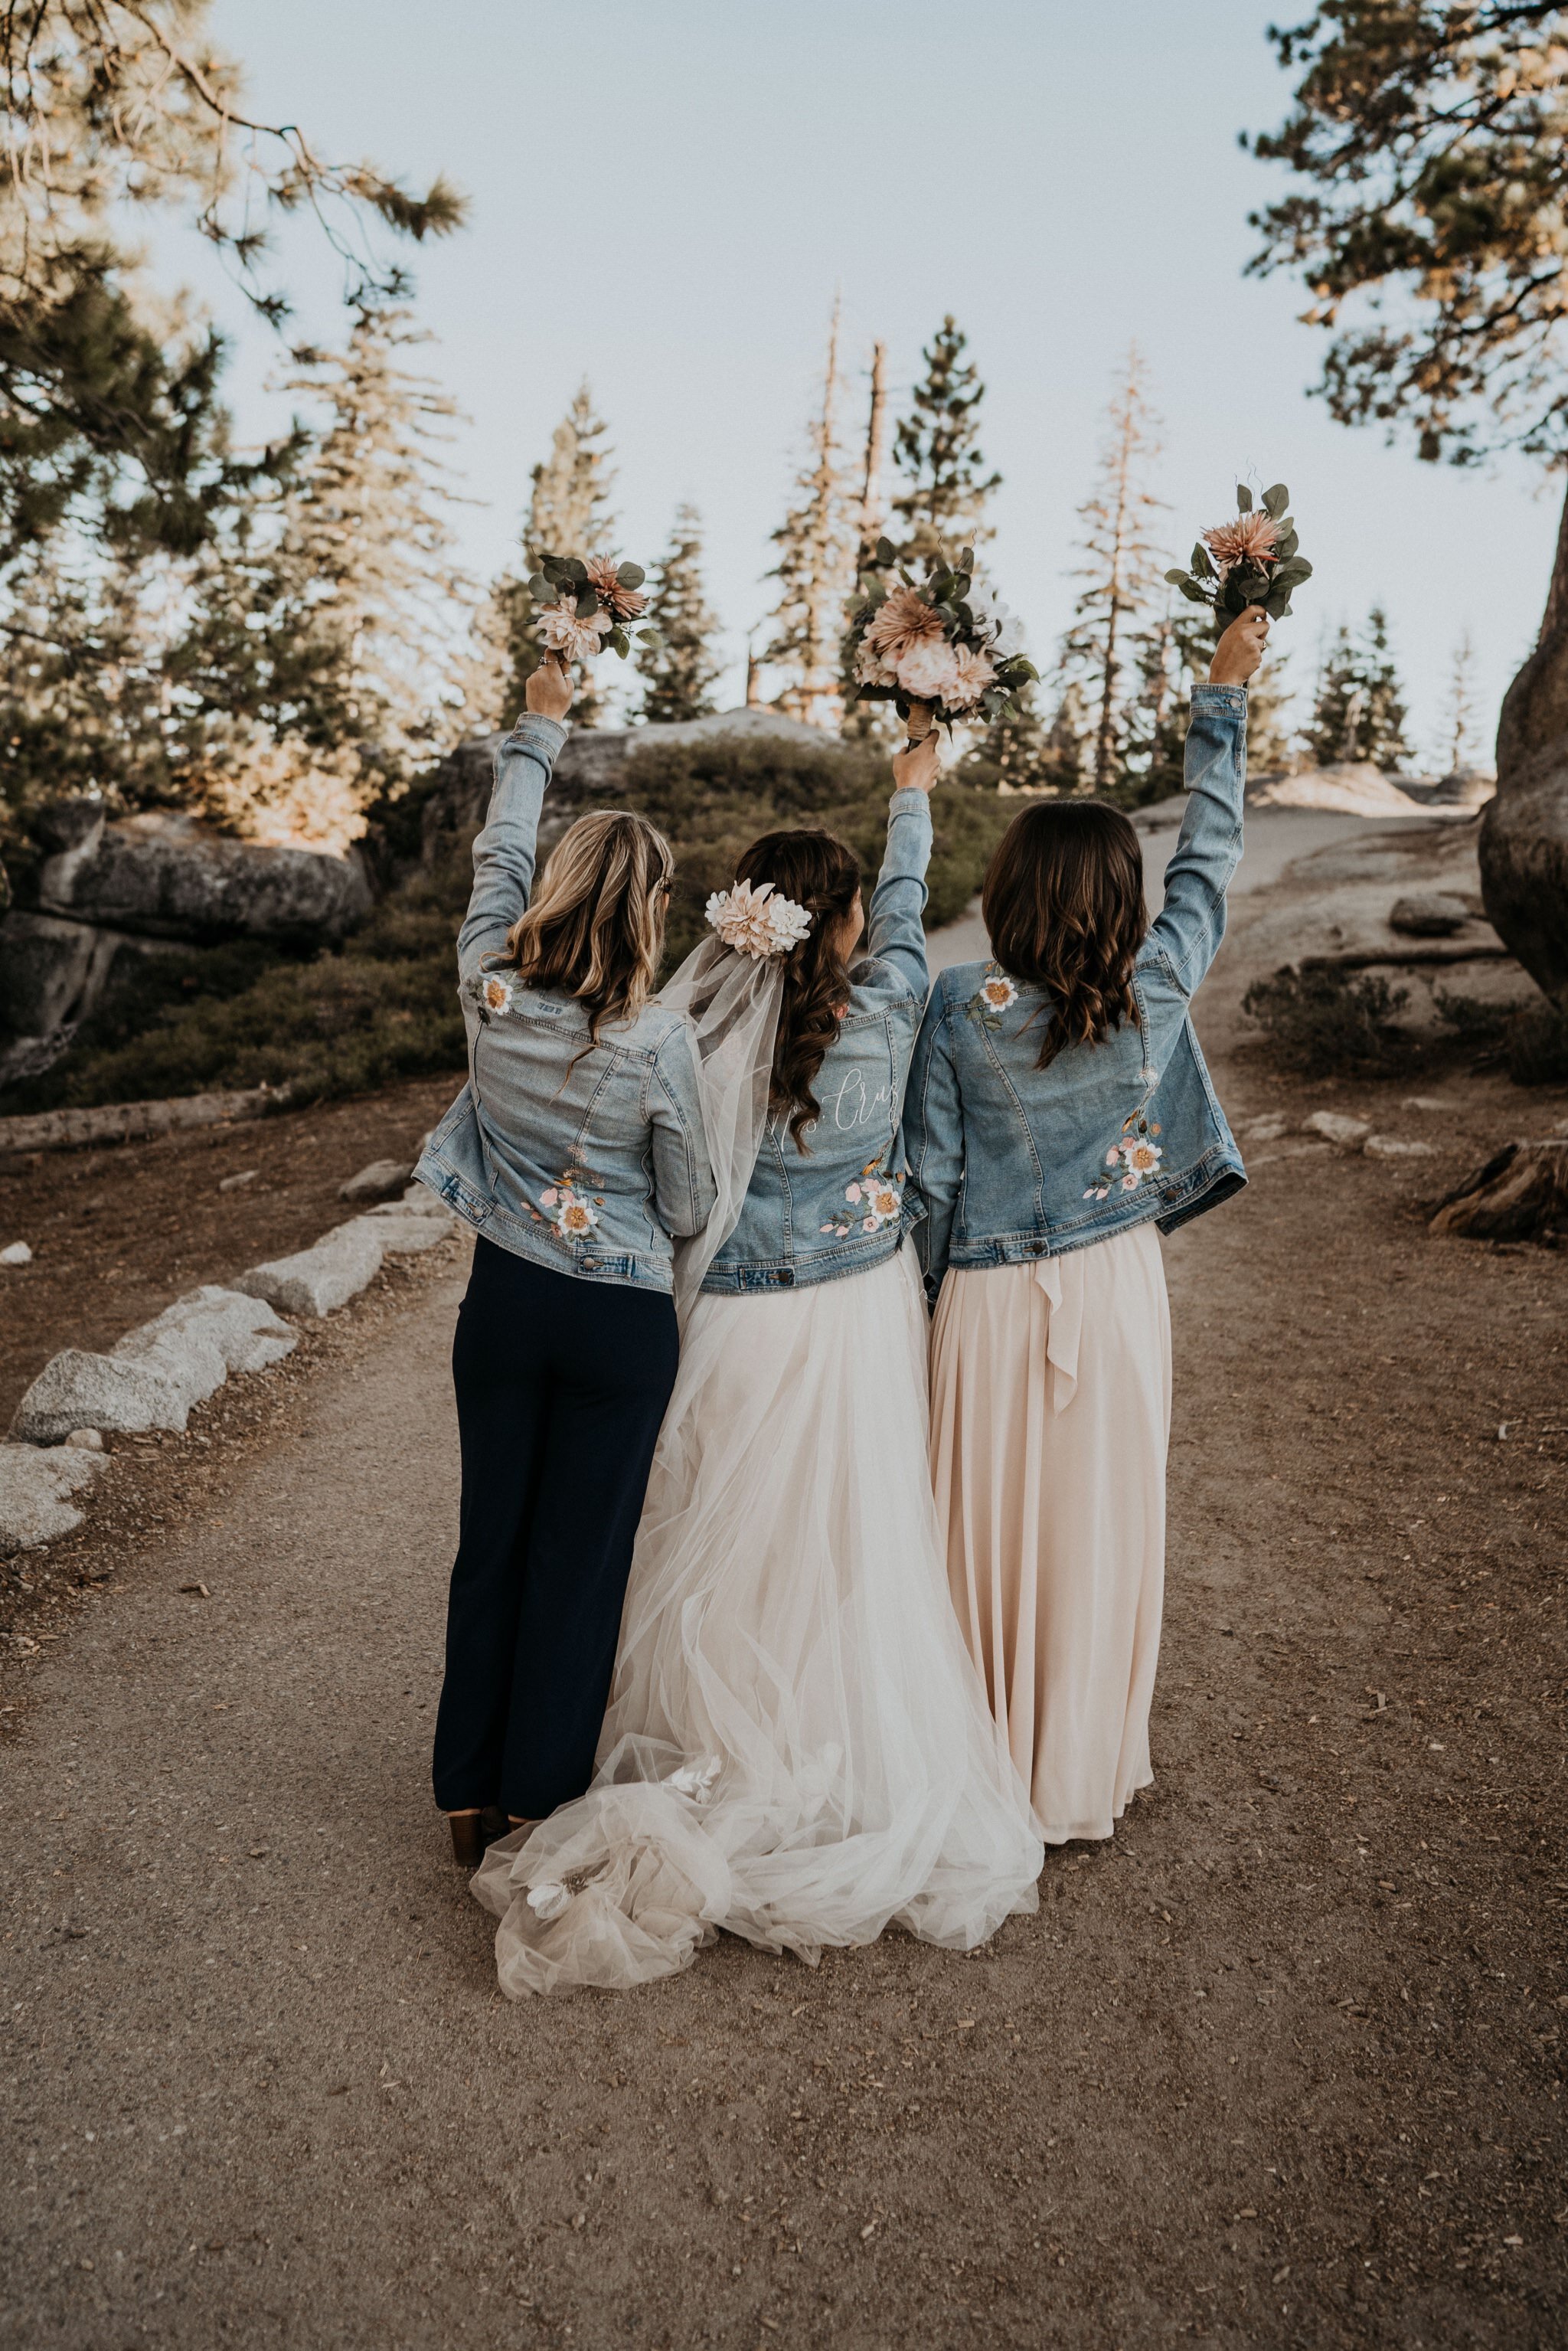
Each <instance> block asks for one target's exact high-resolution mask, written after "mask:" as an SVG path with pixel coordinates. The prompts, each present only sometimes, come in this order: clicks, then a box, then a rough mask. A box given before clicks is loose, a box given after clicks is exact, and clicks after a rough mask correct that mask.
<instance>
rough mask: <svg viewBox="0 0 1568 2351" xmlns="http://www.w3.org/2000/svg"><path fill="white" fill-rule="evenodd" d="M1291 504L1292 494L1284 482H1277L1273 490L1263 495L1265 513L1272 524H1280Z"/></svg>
mask: <svg viewBox="0 0 1568 2351" xmlns="http://www.w3.org/2000/svg"><path fill="white" fill-rule="evenodd" d="M1290 503H1291V493H1290V491H1289V490H1288V489H1287V488H1286V487H1285V485H1284V483H1283V482H1276V483H1275V484H1274V486H1273V488H1272V489H1269V490H1265V491H1264V493H1263V511H1264V513H1265V514H1266V515H1267V516H1268V517H1269V519H1270V522H1278V521H1279V519H1280V517H1281V515H1282V514H1283V513H1284V511H1285V508H1286V507H1288V506H1289V505H1290Z"/></svg>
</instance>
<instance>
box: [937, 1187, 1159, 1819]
mask: <svg viewBox="0 0 1568 2351" xmlns="http://www.w3.org/2000/svg"><path fill="white" fill-rule="evenodd" d="M1170 1416H1171V1334H1170V1312H1169V1309H1168V1306H1167V1304H1166V1279H1165V1266H1164V1263H1163V1261H1162V1259H1161V1257H1160V1244H1159V1239H1158V1237H1157V1236H1156V1234H1155V1228H1154V1226H1153V1225H1152V1224H1145V1225H1136V1226H1134V1228H1133V1229H1132V1231H1131V1232H1126V1233H1119V1234H1117V1235H1116V1236H1115V1237H1114V1238H1112V1239H1110V1240H1104V1241H1096V1242H1095V1243H1094V1244H1093V1246H1092V1248H1089V1249H1074V1250H1072V1251H1071V1253H1070V1254H1069V1255H1068V1256H1066V1257H1060V1258H1046V1259H1040V1261H1039V1262H1038V1263H1035V1264H1029V1265H1009V1266H996V1267H988V1268H987V1269H986V1270H983V1271H965V1272H956V1273H949V1274H948V1276H947V1278H946V1280H945V1281H944V1283H943V1285H942V1295H941V1298H940V1300H939V1301H938V1302H937V1307H936V1327H935V1330H934V1332H933V1334H932V1366H931V1469H932V1481H933V1484H934V1486H935V1488H936V1506H937V1512H938V1515H939V1517H940V1518H941V1520H942V1521H943V1524H944V1526H945V1527H946V1536H947V1574H948V1580H949V1583H950V1584H951V1586H952V1593H953V1605H954V1607H955V1608H956V1611H957V1614H958V1617H959V1620H960V1622H961V1623H962V1625H963V1627H964V1632H965V1636H966V1638H967V1642H968V1646H969V1651H970V1654H971V1656H973V1657H974V1660H975V1662H976V1664H977V1666H978V1667H979V1669H980V1671H981V1673H982V1674H983V1675H984V1676H985V1679H986V1687H987V1689H988V1693H989V1696H990V1701H991V1707H992V1710H993V1712H994V1714H995V1716H996V1719H997V1723H998V1728H999V1729H1000V1732H1001V1735H1002V1737H1003V1738H1004V1739H1005V1740H1006V1741H1007V1743H1008V1746H1009V1750H1010V1751H1011V1754H1012V1758H1013V1761H1014V1762H1015V1763H1016V1764H1017V1766H1018V1768H1019V1771H1020V1772H1021V1773H1022V1774H1023V1776H1024V1778H1025V1780H1026V1781H1027V1782H1029V1785H1030V1792H1031V1794H1032V1796H1033V1799H1034V1807H1035V1811H1036V1813H1037V1814H1038V1816H1039V1818H1040V1823H1041V1825H1042V1827H1043V1830H1044V1833H1045V1837H1046V1841H1047V1843H1048V1844H1065V1843H1066V1841H1067V1840H1068V1839H1069V1838H1070V1837H1108V1836H1109V1835H1110V1834H1112V1831H1113V1825H1114V1823H1115V1822H1116V1821H1117V1820H1119V1819H1120V1817H1121V1815H1122V1813H1123V1812H1124V1809H1125V1807H1126V1804H1127V1801H1128V1798H1129V1797H1130V1796H1131V1795H1132V1794H1133V1793H1134V1791H1135V1790H1136V1789H1139V1788H1144V1787H1146V1786H1147V1785H1148V1783H1149V1782H1150V1781H1151V1780H1152V1779H1153V1777H1154V1772H1153V1771H1152V1769H1151V1766H1150V1762H1149V1706H1150V1701H1151V1699H1152V1698H1153V1696H1154V1687H1155V1666H1156V1664H1157V1662H1158V1659H1159V1648H1160V1614H1161V1606H1162V1602H1163V1599H1164V1593H1165V1561H1166V1442H1167V1439H1168V1437H1169V1432H1170Z"/></svg>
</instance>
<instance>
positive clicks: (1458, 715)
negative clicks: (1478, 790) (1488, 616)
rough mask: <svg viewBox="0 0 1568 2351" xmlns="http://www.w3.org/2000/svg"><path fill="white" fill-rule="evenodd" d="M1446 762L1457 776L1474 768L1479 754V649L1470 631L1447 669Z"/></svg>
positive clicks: (1465, 632) (1463, 636) (1455, 650)
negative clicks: (1477, 700) (1477, 672)
mask: <svg viewBox="0 0 1568 2351" xmlns="http://www.w3.org/2000/svg"><path fill="white" fill-rule="evenodd" d="M1443 733H1444V738H1445V739H1444V745H1443V755H1442V756H1443V758H1445V759H1446V760H1447V762H1448V774H1449V775H1451V776H1457V775H1458V774H1459V773H1460V771H1461V770H1462V769H1463V768H1469V767H1473V766H1474V764H1475V761H1476V758H1477V757H1478V755H1479V747H1480V746H1479V730H1478V726H1477V706H1476V648H1475V643H1474V641H1473V640H1472V638H1471V636H1470V632H1469V629H1468V628H1467V629H1466V630H1465V631H1464V632H1463V633H1462V634H1461V636H1460V638H1459V642H1458V644H1457V645H1456V646H1455V647H1454V655H1453V660H1452V662H1451V664H1450V665H1449V669H1448V710H1447V713H1446V724H1445V726H1444V729H1443Z"/></svg>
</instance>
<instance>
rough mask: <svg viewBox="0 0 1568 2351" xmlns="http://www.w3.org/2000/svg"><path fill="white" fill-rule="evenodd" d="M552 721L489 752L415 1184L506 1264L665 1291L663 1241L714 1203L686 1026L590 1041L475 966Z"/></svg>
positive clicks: (498, 938) (526, 724)
mask: <svg viewBox="0 0 1568 2351" xmlns="http://www.w3.org/2000/svg"><path fill="white" fill-rule="evenodd" d="M565 740H566V729H565V727H564V726H558V724H557V723H556V721H555V720H554V719H553V718H541V717H538V716H535V715H533V714H529V715H528V716H525V717H523V718H520V719H519V720H518V721H517V726H515V727H514V728H513V730H512V732H511V734H510V735H508V736H507V737H506V739H505V741H504V742H503V743H502V744H501V745H500V747H499V748H498V749H497V754H496V784H495V789H494V790H493V792H492V793H491V796H490V809H489V813H488V815H487V816H486V820H485V828H484V831H482V832H481V833H480V834H479V836H478V838H477V840H476V841H475V843H474V891H473V895H472V896H471V897H470V899H469V901H468V912H467V914H465V917H464V920H463V927H462V929H461V930H460V931H459V932H458V934H457V971H458V980H459V987H458V994H459V996H460V998H461V999H462V1004H463V1019H464V1025H465V1029H466V1030H467V1034H468V1082H467V1084H466V1085H465V1087H464V1089H463V1092H461V1093H460V1094H459V1095H458V1097H457V1100H456V1101H455V1102H454V1103H453V1105H452V1107H451V1109H450V1110H449V1111H448V1112H447V1113H446V1115H445V1117H444V1119H443V1120H442V1122H441V1123H440V1125H439V1126H438V1127H437V1128H436V1129H435V1131H434V1134H432V1136H431V1137H430V1140H429V1143H428V1144H427V1145H426V1147H425V1150H424V1153H423V1156H422V1157H421V1159H420V1162H419V1165H418V1166H417V1167H416V1168H415V1169H414V1171H413V1172H414V1175H416V1176H417V1177H418V1179H419V1181H420V1182H421V1183H422V1184H428V1185H429V1186H430V1188H431V1190H432V1191H433V1192H435V1193H437V1194H439V1196H440V1197H441V1198H442V1199H444V1201H445V1202H446V1204H447V1206H448V1207H452V1208H455V1210H456V1212H457V1214H458V1215H459V1216H460V1217H465V1219H466V1221H467V1222H468V1223H469V1224H470V1225H472V1226H474V1227H475V1228H476V1230H478V1231H482V1232H483V1233H484V1235H485V1238H486V1240H493V1241H497V1242H498V1243H499V1244H500V1246H501V1247H502V1248H503V1249H510V1250H511V1251H512V1252H513V1254H514V1255H515V1256H517V1257H526V1258H531V1259H533V1260H534V1261H535V1263H536V1264H538V1265H545V1266H549V1267H550V1268H551V1269H552V1270H554V1271H555V1272H557V1273H568V1274H576V1275H580V1277H582V1278H583V1279H584V1280H589V1281H626V1282H633V1283H636V1284H637V1285H639V1286H640V1287H641V1288H643V1289H646V1290H670V1289H672V1288H673V1287H674V1280H673V1272H672V1262H673V1256H672V1249H671V1237H672V1236H676V1237H683V1238H684V1237H685V1235H687V1234H690V1233H695V1232H698V1231H700V1230H701V1228H702V1227H703V1225H704V1224H706V1221H707V1218H708V1216H709V1214H710V1213H711V1211H712V1208H713V1205H714V1196H715V1194H714V1181H713V1174H712V1170H711V1169H710V1167H709V1165H708V1157H707V1146H706V1143H705V1141H704V1138H703V1124H702V1112H701V1107H700V1103H699V1100H698V1094H697V1077H696V1062H695V1049H694V1046H693V1041H692V1033H691V1023H690V1022H689V1020H687V1019H686V1018H685V1014H684V1013H674V1012H665V1011H664V1010H663V1009H662V1008H661V1007H660V1006H659V1005H658V1004H657V1003H656V1002H654V1003H651V1004H648V1005H646V1006H644V1008H643V1010H642V1011H641V1012H640V1013H639V1014H638V1015H637V1017H636V1019H634V1020H632V1021H630V1022H626V1023H623V1024H622V1025H620V1026H615V1025H610V1026H607V1027H605V1028H604V1029H601V1032H600V1038H599V1042H598V1044H597V1045H596V1044H594V1043H593V1041H592V1039H591V1035H590V1032H589V1025H588V1016H587V1014H586V1013H585V1012H584V1010H583V1008H582V1007H581V1005H580V1003H579V1002H578V1001H577V999H576V998H574V997H570V996H564V995H561V994H559V993H558V992H556V991H555V990H553V989H549V988H539V987H519V986H518V985H517V978H516V975H515V974H514V973H513V972H512V971H511V970H509V969H507V968H506V967H497V966H496V965H495V963H494V962H493V961H491V960H489V959H490V958H493V957H494V956H497V954H499V953H501V952H503V951H504V949H505V946H506V942H507V932H508V931H509V930H510V929H511V927H512V925H513V924H514V923H515V922H516V921H517V917H518V915H519V914H522V913H523V912H524V911H525V909H526V908H527V906H528V895H529V892H530V891H531V889H532V887H533V878H534V858H535V841H536V839H537V836H538V824H539V810H540V808H541V806H542V804H543V801H544V793H545V786H546V785H547V784H548V783H549V773H550V768H551V766H552V764H553V762H554V760H555V758H556V755H557V753H558V752H559V749H560V747H561V745H562V744H563V743H564V742H565Z"/></svg>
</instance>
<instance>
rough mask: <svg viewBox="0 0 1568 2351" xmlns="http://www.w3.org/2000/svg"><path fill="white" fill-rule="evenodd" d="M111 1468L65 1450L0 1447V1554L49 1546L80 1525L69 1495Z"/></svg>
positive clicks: (100, 1459) (99, 1457)
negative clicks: (41, 1544) (48, 1543)
mask: <svg viewBox="0 0 1568 2351" xmlns="http://www.w3.org/2000/svg"><path fill="white" fill-rule="evenodd" d="M108 1467H109V1456H108V1455H107V1454H104V1453H84V1452H81V1451H79V1450H77V1449H75V1448H73V1447H69V1446H65V1445H61V1446H57V1447H50V1448H49V1449H47V1450H45V1449H44V1448H43V1447H39V1446H36V1445H0V1556H5V1555H8V1554H9V1553H10V1552H16V1551H32V1550H35V1549H36V1548H37V1546H38V1545H39V1544H40V1543H47V1542H53V1541H55V1539H56V1537H57V1535H68V1534H69V1533H70V1531H71V1530H72V1528H73V1527H79V1526H80V1524H81V1515H82V1514H81V1512H80V1511H79V1510H78V1509H76V1508H75V1506H74V1505H73V1503H72V1502H71V1501H70V1499H69V1497H70V1496H71V1495H72V1494H75V1493H77V1492H78V1491H79V1489H81V1488H82V1487H83V1486H89V1485H91V1484H92V1482H93V1480H94V1479H96V1478H97V1477H99V1474H100V1473H101V1472H102V1471H103V1470H105V1469H107V1468H108Z"/></svg>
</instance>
